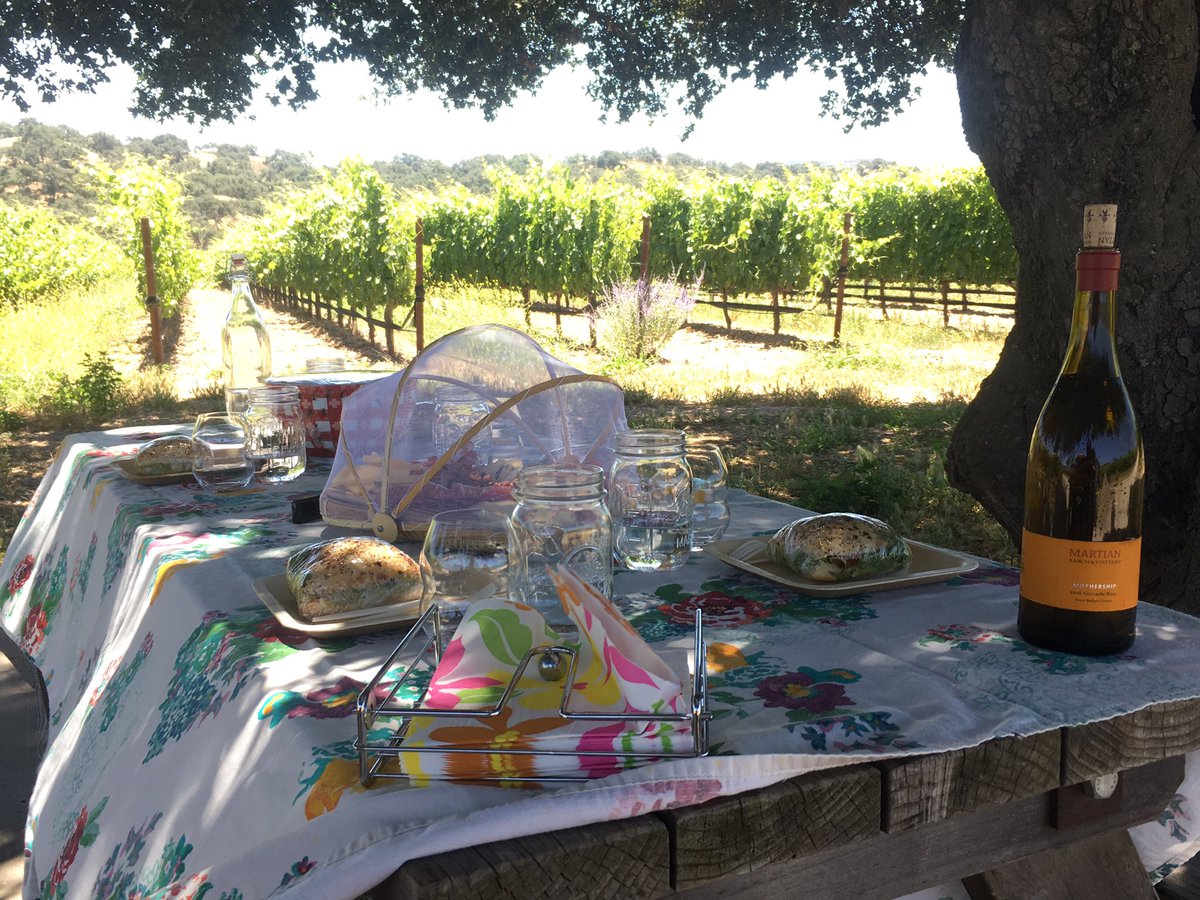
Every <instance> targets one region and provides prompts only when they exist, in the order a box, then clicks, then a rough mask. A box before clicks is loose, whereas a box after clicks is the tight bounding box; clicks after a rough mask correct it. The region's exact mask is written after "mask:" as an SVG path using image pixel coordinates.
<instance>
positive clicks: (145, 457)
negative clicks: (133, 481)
mask: <svg viewBox="0 0 1200 900" xmlns="http://www.w3.org/2000/svg"><path fill="white" fill-rule="evenodd" d="M133 465H134V471H135V472H137V474H138V475H143V476H147V477H150V476H155V475H180V474H183V473H184V472H190V471H192V439H191V438H188V437H182V436H180V435H169V436H167V437H160V438H155V439H154V440H152V441H147V442H146V443H144V444H142V446H141V447H139V448H138V452H137V456H136V457H134V461H133Z"/></svg>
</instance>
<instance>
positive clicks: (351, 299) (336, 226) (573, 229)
mask: <svg viewBox="0 0 1200 900" xmlns="http://www.w3.org/2000/svg"><path fill="white" fill-rule="evenodd" d="M492 182H493V188H494V190H493V193H492V194H489V195H487V196H480V195H472V194H469V193H467V192H465V191H462V190H448V191H445V192H443V193H439V194H434V195H421V196H417V195H406V196H401V195H399V194H397V193H396V192H395V191H394V190H392V189H391V188H390V187H389V186H388V185H387V184H386V183H385V182H384V181H383V180H382V179H381V178H380V177H379V175H378V174H377V173H376V172H375V171H374V170H372V169H371V168H370V167H368V166H366V165H365V164H363V163H360V162H351V163H345V164H343V165H342V167H341V168H339V169H338V170H337V171H336V172H335V173H333V174H332V175H330V176H329V177H328V178H327V179H326V181H325V182H324V183H323V184H322V185H320V186H319V187H317V188H315V189H313V190H310V191H308V192H306V193H304V194H300V195H296V196H293V197H290V198H288V199H287V201H286V202H282V203H280V204H279V205H278V206H277V207H275V208H274V209H273V210H272V211H271V212H269V213H268V214H267V215H266V216H264V217H263V218H261V219H259V220H253V221H249V222H246V223H244V224H243V225H242V226H241V227H240V228H238V229H236V230H235V231H233V232H231V233H230V234H229V235H227V238H226V241H225V244H224V248H223V249H224V250H232V249H241V250H244V251H245V252H247V254H248V255H249V257H250V259H251V261H252V264H253V265H254V267H255V270H256V280H257V281H258V282H259V283H260V284H262V285H265V286H272V287H275V288H279V289H284V288H286V289H288V290H291V291H295V292H298V293H300V294H304V295H317V296H320V297H323V298H330V299H332V298H336V299H337V300H338V301H339V302H340V303H344V304H345V306H346V308H348V309H353V310H360V311H362V312H363V313H365V314H367V313H375V314H378V313H379V312H382V313H384V314H385V315H384V319H383V320H385V321H386V320H387V319H389V318H390V317H391V311H393V310H394V309H395V308H396V307H408V306H411V305H412V303H413V301H414V299H415V298H416V290H415V288H416V281H415V273H416V269H417V260H416V252H417V248H418V247H420V248H421V252H422V254H423V260H422V268H423V270H424V274H425V278H426V280H427V282H428V283H429V284H454V283H466V284H475V285H488V286H493V287H499V288H504V289H508V290H512V291H517V292H520V293H521V295H522V297H523V305H525V306H528V305H529V304H530V303H531V302H532V301H531V297H532V296H533V295H534V294H535V293H537V294H541V295H543V296H549V297H560V296H561V297H568V298H576V299H578V300H580V301H583V302H584V303H587V304H591V303H594V302H595V300H596V298H597V296H602V295H603V293H604V292H605V290H606V289H607V288H608V287H609V286H610V285H612V284H614V283H618V282H621V281H627V280H630V279H634V278H637V277H638V276H639V275H640V274H641V275H645V276H647V277H650V278H667V279H674V280H678V281H681V282H685V283H700V284H701V285H702V288H703V290H706V291H709V292H715V293H717V294H719V295H720V296H721V298H722V300H723V301H725V302H732V301H733V300H735V299H736V298H737V297H740V296H745V295H752V294H767V295H772V296H778V295H781V294H799V295H805V296H814V295H816V294H817V293H818V292H819V291H820V290H821V288H822V285H824V284H826V283H827V282H828V281H830V280H835V279H837V278H839V277H848V278H851V279H858V280H862V279H864V278H872V279H875V280H877V281H882V282H883V283H885V284H905V285H918V286H927V287H931V288H934V289H935V290H940V286H941V285H943V284H948V283H955V284H959V285H969V286H991V285H996V284H1004V283H1011V282H1012V281H1013V279H1014V278H1015V269H1016V258H1015V253H1014V251H1013V248H1012V237H1011V233H1010V231H1009V229H1008V224H1007V220H1006V218H1005V216H1004V214H1003V212H1002V211H1001V210H1000V208H999V206H998V205H997V203H996V200H995V197H994V195H993V194H992V191H991V186H990V185H989V183H988V181H987V179H986V177H985V175H984V174H983V172H982V170H979V169H970V170H959V171H955V172H950V173H946V174H944V175H940V176H936V177H931V176H926V175H904V176H901V175H898V174H895V173H882V174H881V173H875V174H873V175H870V176H864V177H859V176H844V177H841V178H833V177H828V176H815V177H813V178H811V179H809V180H804V181H801V180H798V179H793V180H792V181H789V182H786V183H784V182H780V181H777V180H774V179H763V180H761V181H758V182H746V181H739V180H736V179H727V178H726V179H705V180H701V181H694V182H691V183H687V184H684V183H681V182H678V181H675V180H672V179H666V178H657V179H654V178H652V179H651V180H650V181H649V182H648V183H647V185H646V186H645V187H644V188H642V189H632V188H630V187H629V186H628V185H624V184H619V183H617V182H615V181H611V180H604V179H602V180H599V181H587V180H573V179H572V178H571V177H569V176H568V175H567V174H566V173H565V172H563V171H550V172H534V173H532V174H525V175H520V176H518V175H515V174H513V173H511V172H507V171H496V172H494V173H492ZM418 220H420V221H421V222H422V223H423V241H421V242H414V234H415V231H416V228H417V222H418ZM843 249H844V252H845V259H844V260H843V258H842V256H843Z"/></svg>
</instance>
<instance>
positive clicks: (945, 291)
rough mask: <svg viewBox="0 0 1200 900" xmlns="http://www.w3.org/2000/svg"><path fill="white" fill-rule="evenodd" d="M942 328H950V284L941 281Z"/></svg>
mask: <svg viewBox="0 0 1200 900" xmlns="http://www.w3.org/2000/svg"><path fill="white" fill-rule="evenodd" d="M942 327H943V328H949V327H950V282H948V281H945V280H943V281H942Z"/></svg>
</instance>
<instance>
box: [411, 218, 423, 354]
mask: <svg viewBox="0 0 1200 900" xmlns="http://www.w3.org/2000/svg"><path fill="white" fill-rule="evenodd" d="M416 241H417V277H416V281H415V282H414V283H413V328H414V329H415V330H416V332H417V352H418V353H420V352H421V351H422V350H424V349H425V222H424V220H423V219H417V234H416Z"/></svg>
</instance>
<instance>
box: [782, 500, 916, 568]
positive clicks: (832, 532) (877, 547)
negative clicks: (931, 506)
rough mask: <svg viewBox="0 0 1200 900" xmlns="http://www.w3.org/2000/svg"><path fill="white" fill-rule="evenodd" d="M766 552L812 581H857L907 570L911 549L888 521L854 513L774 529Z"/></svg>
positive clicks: (839, 514)
mask: <svg viewBox="0 0 1200 900" xmlns="http://www.w3.org/2000/svg"><path fill="white" fill-rule="evenodd" d="M767 552H768V553H769V554H770V556H771V558H772V559H773V560H775V562H777V563H779V564H780V565H783V566H787V567H788V568H789V569H791V570H792V571H793V572H795V573H796V574H798V575H800V576H802V577H804V578H807V579H809V580H811V581H821V582H834V581H854V580H856V579H860V578H876V577H878V576H880V575H887V574H889V573H891V572H899V571H900V570H902V569H904V568H907V566H908V564H909V561H910V560H911V559H912V551H911V550H910V549H909V547H908V544H906V543H905V542H904V538H902V537H900V535H899V534H897V533H896V531H895V530H894V529H893V528H892V527H891V526H890V525H888V524H886V523H884V522H881V521H879V519H873V518H871V517H870V516H860V515H856V514H855V513H826V514H825V515H820V516H810V517H809V518H807V519H797V520H796V521H795V522H792V523H791V524H789V525H785V526H784V527H783V528H781V529H779V531H778V532H776V534H775V536H774V537H772V538H771V539H770V540H769V541H768V542H767Z"/></svg>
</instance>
